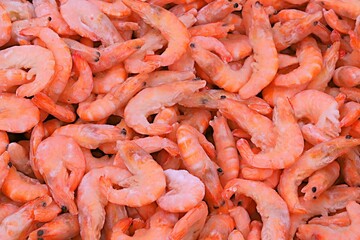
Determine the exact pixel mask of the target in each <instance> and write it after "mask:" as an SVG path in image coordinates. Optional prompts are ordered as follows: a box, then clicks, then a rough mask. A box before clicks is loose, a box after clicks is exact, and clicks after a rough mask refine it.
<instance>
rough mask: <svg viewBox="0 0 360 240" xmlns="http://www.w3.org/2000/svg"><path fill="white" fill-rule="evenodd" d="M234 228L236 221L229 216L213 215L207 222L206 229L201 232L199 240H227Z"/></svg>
mask: <svg viewBox="0 0 360 240" xmlns="http://www.w3.org/2000/svg"><path fill="white" fill-rule="evenodd" d="M234 227H235V223H234V220H233V218H232V217H230V216H229V215H227V214H215V215H212V216H210V217H209V219H208V220H207V221H206V223H205V226H204V228H203V229H202V230H201V232H200V236H199V240H204V239H227V238H228V236H229V234H230V232H231V231H232V230H233V229H234Z"/></svg>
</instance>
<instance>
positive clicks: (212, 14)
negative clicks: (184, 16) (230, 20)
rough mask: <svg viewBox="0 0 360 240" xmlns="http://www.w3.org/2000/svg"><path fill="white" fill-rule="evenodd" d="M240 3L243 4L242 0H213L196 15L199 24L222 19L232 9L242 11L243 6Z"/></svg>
mask: <svg viewBox="0 0 360 240" xmlns="http://www.w3.org/2000/svg"><path fill="white" fill-rule="evenodd" d="M240 4H242V1H235V3H234V2H229V1H226V0H216V1H213V2H211V3H209V4H207V5H206V6H205V7H203V8H201V9H200V11H199V12H198V14H197V16H196V19H197V24H198V25H201V24H206V23H211V22H217V21H220V20H222V19H224V18H225V17H227V16H228V15H229V14H230V13H231V12H232V11H241V9H242V6H241V5H240Z"/></svg>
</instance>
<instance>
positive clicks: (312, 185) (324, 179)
mask: <svg viewBox="0 0 360 240" xmlns="http://www.w3.org/2000/svg"><path fill="white" fill-rule="evenodd" d="M339 175H340V166H339V164H338V163H337V162H336V161H334V162H332V163H330V164H329V165H327V166H325V167H324V168H322V169H319V170H317V171H316V172H314V174H312V175H311V176H310V177H309V179H308V184H307V185H306V186H305V187H303V188H302V189H301V192H302V193H304V194H305V195H304V200H305V201H306V200H309V199H315V198H317V197H319V195H320V194H322V193H323V192H324V191H326V190H327V189H328V188H329V187H331V186H332V185H333V184H334V183H335V181H336V179H337V178H338V177H339Z"/></svg>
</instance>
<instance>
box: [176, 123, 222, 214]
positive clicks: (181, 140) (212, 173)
mask: <svg viewBox="0 0 360 240" xmlns="http://www.w3.org/2000/svg"><path fill="white" fill-rule="evenodd" d="M176 136H177V142H178V145H179V149H180V155H181V157H182V159H183V164H184V166H185V168H186V169H187V170H188V171H189V172H190V173H191V174H192V175H194V176H196V177H198V178H200V180H201V181H202V182H203V183H204V185H205V199H206V200H207V203H208V204H209V205H210V207H211V208H214V209H219V208H221V209H220V210H222V209H223V208H226V207H227V206H226V202H225V201H224V199H223V198H222V196H221V192H222V190H223V189H222V186H221V183H220V179H219V176H218V171H222V169H221V168H218V167H217V165H216V164H215V163H214V162H213V161H212V160H211V155H210V157H209V156H208V154H207V153H209V152H212V151H214V146H213V145H212V144H211V143H209V142H208V141H207V140H206V138H205V136H204V135H202V134H201V133H200V132H198V131H197V130H196V129H194V128H193V127H191V126H190V125H184V124H183V125H180V127H179V128H178V130H177V132H176ZM188 146H192V147H191V148H189V147H188ZM214 155H215V154H214Z"/></svg>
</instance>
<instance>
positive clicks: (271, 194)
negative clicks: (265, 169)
mask: <svg viewBox="0 0 360 240" xmlns="http://www.w3.org/2000/svg"><path fill="white" fill-rule="evenodd" d="M254 189H256V190H255V191H254ZM234 193H238V194H244V195H245V196H248V197H251V198H252V199H253V200H254V201H255V202H256V209H257V211H258V212H259V214H260V215H261V219H262V222H263V227H262V230H261V239H288V234H289V229H290V216H289V211H288V208H287V206H286V203H285V202H284V200H283V199H282V198H281V197H280V196H279V195H278V193H277V192H276V191H275V190H273V189H272V188H270V187H269V186H267V185H266V184H264V183H261V182H257V181H251V180H243V179H233V180H230V181H229V182H228V183H227V184H226V186H225V187H224V192H223V196H224V197H225V198H226V199H229V198H230V197H231V196H232V195H233V194H234ZM248 237H249V236H248Z"/></svg>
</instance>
